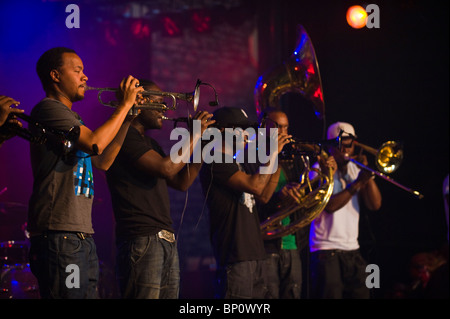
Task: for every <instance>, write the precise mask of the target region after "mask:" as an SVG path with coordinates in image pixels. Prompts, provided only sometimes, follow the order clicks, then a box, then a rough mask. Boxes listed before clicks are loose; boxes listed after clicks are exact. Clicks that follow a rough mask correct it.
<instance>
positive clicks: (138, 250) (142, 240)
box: [130, 236, 151, 264]
mask: <svg viewBox="0 0 450 319" xmlns="http://www.w3.org/2000/svg"><path fill="white" fill-rule="evenodd" d="M150 241H151V238H150V236H145V237H137V238H135V239H133V241H132V242H131V254H130V257H131V261H132V262H133V263H135V264H136V263H138V262H139V260H140V259H141V258H142V257H143V256H144V255H145V253H146V252H147V250H148V247H149V246H150Z"/></svg>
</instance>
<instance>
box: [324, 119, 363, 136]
mask: <svg viewBox="0 0 450 319" xmlns="http://www.w3.org/2000/svg"><path fill="white" fill-rule="evenodd" d="M341 130H342V131H343V133H342V135H341V137H347V136H353V137H355V138H356V134H355V129H354V128H353V126H352V125H351V124H349V123H346V122H336V123H333V124H331V125H330V126H329V127H328V131H327V139H329V140H333V139H335V138H337V137H338V136H339V133H341Z"/></svg>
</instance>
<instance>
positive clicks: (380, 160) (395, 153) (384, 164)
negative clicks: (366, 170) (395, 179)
mask: <svg viewBox="0 0 450 319" xmlns="http://www.w3.org/2000/svg"><path fill="white" fill-rule="evenodd" d="M353 144H354V145H355V146H356V147H359V148H361V149H362V150H364V151H366V152H367V153H369V154H372V155H374V156H375V165H376V166H377V168H378V170H379V171H381V172H384V173H386V174H390V173H393V172H394V171H396V170H397V168H399V166H400V164H401V163H402V161H403V148H402V146H401V144H400V143H398V142H395V141H388V142H385V143H383V144H382V145H381V146H380V148H379V149H375V148H373V147H370V146H368V145H365V144H362V143H360V142H358V141H353Z"/></svg>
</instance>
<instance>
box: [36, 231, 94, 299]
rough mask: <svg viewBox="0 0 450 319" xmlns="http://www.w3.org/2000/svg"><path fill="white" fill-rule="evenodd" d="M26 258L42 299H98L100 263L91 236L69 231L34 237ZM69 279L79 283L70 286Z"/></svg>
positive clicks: (70, 281)
mask: <svg viewBox="0 0 450 319" xmlns="http://www.w3.org/2000/svg"><path fill="white" fill-rule="evenodd" d="M29 257H30V268H31V271H32V273H33V275H35V276H36V278H37V280H38V283H39V292H40V295H41V298H43V299H60V298H62V299H97V298H98V289H97V284H98V278H99V262H98V257H97V249H96V246H95V243H94V239H93V238H91V237H84V236H79V235H77V234H75V233H70V232H49V233H48V234H45V235H41V236H35V237H32V238H31V247H30V253H29ZM74 267H75V268H76V271H75V270H74ZM72 278H73V279H74V282H76V283H79V285H73V284H72ZM75 278H76V279H77V280H75Z"/></svg>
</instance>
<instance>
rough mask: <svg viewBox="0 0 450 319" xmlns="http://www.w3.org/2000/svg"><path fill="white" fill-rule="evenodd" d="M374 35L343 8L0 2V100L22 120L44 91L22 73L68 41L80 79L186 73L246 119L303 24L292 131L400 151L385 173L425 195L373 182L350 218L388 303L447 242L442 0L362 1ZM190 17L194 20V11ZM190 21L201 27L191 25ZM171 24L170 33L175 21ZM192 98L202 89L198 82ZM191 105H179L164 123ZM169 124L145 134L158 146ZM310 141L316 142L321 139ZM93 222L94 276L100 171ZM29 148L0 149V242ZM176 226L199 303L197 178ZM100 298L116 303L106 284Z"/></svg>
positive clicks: (94, 82)
mask: <svg viewBox="0 0 450 319" xmlns="http://www.w3.org/2000/svg"><path fill="white" fill-rule="evenodd" d="M70 3H76V4H78V5H79V8H80V18H81V27H80V28H79V29H68V28H67V27H66V26H65V19H66V17H67V16H68V15H69V13H66V12H65V8H66V6H67V5H68V4H70ZM368 3H376V4H377V5H378V6H379V8H380V21H381V23H380V28H379V29H368V28H363V29H358V30H357V29H352V28H351V27H349V26H348V24H347V22H346V20H345V14H346V11H347V9H348V7H349V6H351V5H353V4H355V3H354V2H350V1H343V0H338V1H243V0H242V1H231V2H230V1H212V0H211V1H200V2H195V1H163V0H161V1H88V0H85V1H62V0H61V1H24V0H20V1H1V2H0V94H1V95H8V96H11V97H13V98H15V99H17V100H19V101H21V105H20V107H21V108H23V109H25V111H26V113H28V114H29V113H30V111H31V109H32V107H33V106H34V105H35V104H36V103H37V102H38V101H39V100H40V99H42V98H43V97H44V93H43V90H42V88H41V84H40V82H39V79H38V77H37V75H36V72H35V65H36V61H37V60H38V58H39V57H40V55H41V54H42V53H43V52H44V51H46V50H47V49H49V48H51V47H55V46H67V47H71V48H73V49H75V50H76V51H77V53H78V54H79V55H80V57H81V58H82V60H83V63H84V66H85V73H86V74H87V76H88V77H89V81H88V85H91V86H95V87H105V86H117V85H118V84H119V82H120V80H121V79H122V78H123V77H126V76H127V75H128V74H132V75H134V76H136V77H144V78H153V79H154V80H156V81H157V82H158V83H159V84H160V86H161V87H162V88H163V90H165V91H171V92H189V91H192V89H193V87H194V85H195V81H196V80H197V78H200V79H201V80H203V81H205V82H208V83H211V84H212V85H214V87H215V88H216V89H217V91H218V93H219V101H220V103H221V106H224V105H228V106H239V107H242V108H243V109H245V110H246V111H247V113H248V114H249V116H250V117H251V118H253V119H256V111H255V105H254V100H253V89H254V87H255V84H256V81H257V79H258V77H259V76H260V75H262V74H263V73H264V72H266V71H267V70H268V69H270V68H272V67H274V66H276V65H279V64H280V63H282V62H283V61H285V60H286V59H288V58H289V57H290V55H291V54H292V52H293V49H294V48H295V45H296V42H297V37H298V34H297V26H298V25H299V24H301V25H303V26H304V27H305V29H306V30H307V32H308V34H309V36H310V38H311V39H312V43H313V44H314V48H315V51H316V55H317V59H318V62H319V66H320V75H321V78H322V85H323V95H324V101H325V115H326V116H325V120H324V121H321V120H318V119H317V118H315V117H314V116H313V115H312V114H313V111H312V110H308V109H305V110H301V112H299V113H301V114H300V115H299V116H298V117H296V118H291V119H290V122H291V126H296V127H303V128H305V130H306V131H309V132H322V131H323V127H324V126H328V125H329V124H331V123H334V122H336V121H346V122H350V123H352V124H353V125H354V127H355V130H356V133H357V135H358V137H359V140H360V141H361V142H362V143H364V144H367V145H370V146H373V147H375V148H378V147H379V146H380V145H381V144H382V143H383V142H385V141H387V140H397V141H401V142H403V144H404V153H405V159H404V161H403V163H402V165H401V167H400V168H399V170H398V171H396V172H395V173H394V174H392V177H393V178H394V179H395V180H396V181H398V182H400V183H401V184H403V185H405V186H408V187H410V188H413V189H417V190H418V191H420V192H421V193H422V194H424V196H425V197H424V199H422V200H418V199H416V198H415V197H413V196H412V195H411V194H409V193H407V192H405V191H404V190H402V189H400V188H398V187H396V186H394V185H392V184H390V183H388V182H386V181H383V180H381V179H377V182H378V185H379V187H380V189H381V191H382V194H383V207H382V208H381V209H380V211H378V212H375V213H369V212H366V211H363V212H362V215H361V236H360V237H361V238H360V240H361V245H362V250H363V253H364V254H365V256H366V258H367V259H368V260H369V262H370V263H375V264H377V265H378V266H379V267H380V273H381V288H380V289H377V290H376V291H374V293H373V296H374V297H375V298H387V296H388V295H389V292H390V291H391V289H392V287H393V286H394V285H395V284H396V283H399V282H408V280H409V278H408V273H407V269H408V268H407V267H408V262H409V260H410V258H411V257H412V256H413V255H414V254H416V253H418V252H423V251H432V250H435V249H438V248H440V247H441V245H442V244H443V243H445V242H446V241H447V225H446V221H445V215H444V205H443V203H444V202H443V196H442V183H443V180H444V178H445V176H446V175H447V174H448V149H449V147H448V146H449V140H448V136H449V125H448V124H449V114H448V105H449V104H448V84H449V83H448V56H449V52H448V3H447V2H445V3H444V2H441V1H419V0H398V1H372V2H367V3H362V2H361V3H359V4H361V5H366V4H368ZM196 14H197V15H196ZM193 17H200V18H201V21H203V22H205V21H206V22H207V24H206V25H207V26H209V28H208V27H206V28H205V27H204V25H202V24H195V23H194V22H195V21H198V19H197V20H195V19H193ZM174 25H175V27H174ZM201 97H202V102H203V103H202V104H201V107H203V108H202V109H206V110H208V111H214V109H212V108H210V107H204V105H206V104H205V103H204V101H208V100H211V98H212V94H211V91H209V90H208V89H204V88H202V90H201ZM74 110H75V111H76V112H78V113H80V115H81V116H82V117H83V119H84V121H85V123H87V125H88V126H89V127H90V128H91V129H95V128H96V127H98V126H99V125H101V123H102V122H103V121H104V120H106V118H107V117H108V116H109V114H111V110H110V109H108V108H107V107H106V106H102V105H100V104H99V103H98V101H97V99H96V92H87V93H86V98H85V100H84V101H82V102H79V103H77V104H76V105H75V106H74ZM193 112H194V111H193V110H192V107H191V106H190V105H187V104H186V103H183V102H181V103H180V106H179V109H178V110H177V111H176V112H172V113H170V114H169V115H170V116H186V115H187V114H188V113H189V114H192V113H193ZM170 128H171V123H167V124H165V127H164V129H163V130H162V131H160V132H153V133H151V134H152V135H153V136H154V137H156V138H158V139H159V140H160V141H161V144H162V145H163V146H164V147H165V149H166V151H167V152H168V151H169V148H170V143H171V142H170V141H169V140H168V136H169V135H168V134H169V132H170ZM315 134H317V135H318V136H317V138H321V137H322V136H319V135H320V133H315ZM94 174H95V176H96V177H95V183H96V189H95V194H96V199H95V204H94V208H93V222H94V228H95V230H96V235H95V239H96V242H97V245H98V254H99V256H100V259H101V260H102V265H103V267H104V271H103V274H104V276H105V277H108V278H109V276H112V272H113V270H112V269H113V267H114V221H113V215H112V210H111V204H110V197H109V193H108V190H107V188H106V182H105V178H104V174H103V173H102V172H99V171H96V172H95V173H94ZM31 187H32V176H31V168H30V161H29V151H28V142H27V141H25V140H23V139H20V138H18V137H16V138H13V139H12V140H9V141H7V142H6V143H5V144H4V145H3V146H2V147H1V149H0V194H1V195H0V213H1V220H0V222H1V224H0V231H1V233H0V240H1V241H6V240H23V239H24V234H23V231H22V230H21V226H22V225H23V223H24V222H25V221H26V219H25V215H24V212H25V211H26V205H27V202H28V198H29V196H30V193H31ZM170 195H171V201H172V202H171V204H172V215H173V218H174V222H175V227H176V229H177V230H178V234H177V235H178V240H179V251H180V259H181V266H182V290H181V297H182V298H209V297H211V284H210V279H211V276H212V273H213V270H214V260H213V258H212V257H211V248H210V245H209V239H208V212H207V209H206V208H204V207H203V203H204V197H203V194H202V193H201V188H200V186H199V183H198V181H197V182H196V183H194V185H193V186H192V187H191V188H190V190H189V191H188V192H187V193H180V192H176V191H171V194H170ZM105 286H106V288H105V290H107V291H106V292H105V293H104V296H105V297H106V298H108V297H115V296H116V293H115V292H114V291H113V290H114V287H112V286H111V285H105Z"/></svg>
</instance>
